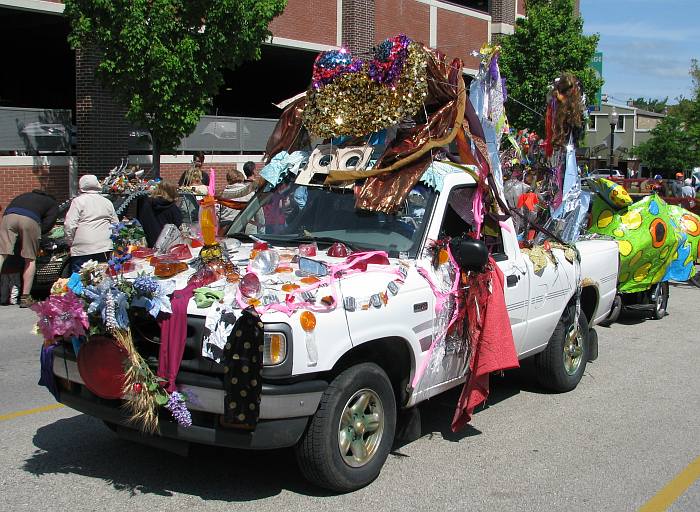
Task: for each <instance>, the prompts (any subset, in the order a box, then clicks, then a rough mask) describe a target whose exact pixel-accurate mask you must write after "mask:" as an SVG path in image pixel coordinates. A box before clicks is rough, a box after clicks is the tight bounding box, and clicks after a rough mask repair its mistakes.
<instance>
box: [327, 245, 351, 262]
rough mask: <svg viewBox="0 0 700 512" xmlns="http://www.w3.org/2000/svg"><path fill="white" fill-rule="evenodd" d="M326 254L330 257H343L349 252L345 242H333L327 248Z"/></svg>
mask: <svg viewBox="0 0 700 512" xmlns="http://www.w3.org/2000/svg"><path fill="white" fill-rule="evenodd" d="M326 254H327V255H328V256H331V257H332V258H345V257H347V256H348V254H350V251H348V247H347V246H346V245H345V244H342V243H340V242H335V243H334V244H333V245H331V246H330V247H329V248H328V251H326Z"/></svg>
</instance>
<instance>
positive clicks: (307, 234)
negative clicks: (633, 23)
mask: <svg viewBox="0 0 700 512" xmlns="http://www.w3.org/2000/svg"><path fill="white" fill-rule="evenodd" d="M479 56H480V58H481V60H482V64H481V68H480V73H479V75H478V77H477V78H476V79H475V80H473V81H472V83H471V85H470V93H469V95H467V88H466V85H465V82H464V78H463V76H462V69H463V65H462V62H461V61H460V60H459V59H455V60H453V61H448V60H446V58H445V56H444V55H442V54H440V53H439V52H437V51H434V50H431V49H429V48H426V47H425V46H423V45H422V44H420V43H417V42H415V41H412V40H410V39H409V38H407V37H406V36H403V35H400V36H397V37H393V38H390V39H387V40H385V41H384V42H382V43H381V44H379V45H378V46H377V47H376V48H375V50H374V55H373V56H372V58H371V59H366V60H361V59H359V58H357V57H354V56H353V55H351V54H350V53H349V52H348V51H346V50H334V51H328V52H323V53H321V54H320V55H319V56H318V58H317V59H316V62H315V64H314V67H313V74H312V77H311V85H310V87H309V89H308V90H307V91H306V92H305V93H303V94H300V95H299V96H298V97H295V98H292V99H290V100H289V101H288V102H287V105H286V108H285V109H284V111H283V112H282V115H281V118H280V121H279V123H278V124H277V126H276V128H275V130H274V132H273V134H272V136H271V137H270V140H269V143H268V146H267V152H266V165H265V167H264V168H263V169H262V170H261V172H260V176H261V177H262V178H263V179H264V180H265V185H264V187H263V188H262V189H261V190H260V191H259V192H258V193H257V194H256V195H255V196H254V197H253V198H252V199H251V200H250V202H249V203H248V204H247V206H246V207H245V209H242V208H243V206H244V205H242V204H238V203H236V202H235V201H221V200H219V199H217V198H215V197H214V194H213V189H214V186H213V184H210V187H211V188H210V192H211V193H210V194H209V195H208V196H207V197H205V198H204V199H203V200H202V201H201V204H200V208H199V226H198V229H191V230H187V231H186V232H184V233H183V232H181V231H180V230H178V229H175V228H174V227H173V226H166V227H165V229H164V230H163V232H162V233H161V236H160V237H159V239H158V241H157V242H156V243H155V245H154V247H151V248H149V247H145V244H144V240H143V232H142V231H141V230H140V227H139V226H138V223H136V222H134V221H130V220H125V221H124V222H122V223H120V224H119V225H116V226H114V229H113V240H114V253H113V255H112V257H111V259H110V260H109V262H108V263H107V264H96V263H91V262H89V263H86V264H85V265H84V266H83V268H82V270H81V272H79V273H76V274H73V275H72V276H70V277H69V278H67V279H61V280H59V281H57V282H56V283H55V285H54V286H53V289H52V292H51V295H50V296H49V297H48V299H46V300H45V301H43V302H41V303H38V304H36V305H35V306H33V309H34V311H36V313H37V315H38V317H39V320H38V323H37V333H38V334H40V335H41V337H42V338H43V340H44V344H43V350H42V357H41V362H42V377H41V382H40V383H41V384H43V385H45V386H47V387H48V388H49V390H50V391H51V392H52V393H53V394H54V395H55V396H56V398H57V399H58V400H60V401H62V402H63V403H66V404H67V405H69V406H71V407H74V408H76V409H78V410H81V411H84V412H86V413H88V414H93V415H95V416H97V417H100V418H102V419H103V420H104V421H105V422H107V423H108V424H109V425H111V426H112V427H114V428H115V429H117V430H119V429H124V428H132V429H139V430H141V431H143V432H145V433H147V434H159V435H161V436H164V437H171V438H177V439H181V440H186V441H191V442H201V443H208V444H214V445H221V446H239V447H245V448H275V447H281V446H293V445H296V446H297V457H298V458H299V461H300V467H301V468H302V471H303V472H304V474H305V475H306V476H307V477H309V478H311V479H312V480H314V481H316V482H317V483H319V484H320V485H324V486H326V487H329V488H333V489H338V490H349V489H353V488H357V487H359V486H361V485H365V484H366V483H368V482H369V481H371V479H373V478H375V477H376V475H377V474H378V472H379V470H380V468H381V466H382V464H383V462H384V460H385V459H386V456H387V454H388V451H389V449H390V448H391V443H392V440H393V433H394V428H395V422H396V409H397V407H410V406H412V405H415V404H416V403H418V402H420V401H422V400H425V399H427V398H430V397H431V396H434V395H436V394H437V393H439V392H441V391H442V390H445V389H448V388H449V387H453V386H455V385H461V384H462V383H465V387H464V391H463V393H462V396H461V397H460V400H459V402H458V404H457V407H456V412H455V416H454V420H453V422H452V427H453V429H459V428H462V427H463V426H464V425H465V424H466V422H467V421H469V418H470V416H471V413H472V411H473V409H474V407H475V406H476V405H477V404H478V403H480V402H482V401H483V400H484V399H485V398H486V396H487V395H488V376H489V373H490V372H492V371H496V370H500V369H505V368H512V367H514V366H517V365H518V357H524V356H527V355H533V354H536V353H537V352H542V351H543V350H545V349H547V346H548V345H547V340H548V339H550V336H552V339H555V338H556V340H555V341H556V343H559V345H557V346H556V347H555V349H552V350H553V352H552V353H553V354H554V355H553V356H552V357H551V358H553V359H552V360H555V359H556V357H558V358H559V359H556V360H557V361H559V366H560V368H559V367H556V368H554V367H551V365H550V366H547V364H546V361H545V360H544V359H543V360H542V361H541V363H542V364H541V365H540V366H541V367H542V371H543V375H545V376H546V379H545V380H544V381H545V382H546V383H547V385H549V386H550V387H552V388H553V389H557V390H559V391H565V390H568V389H572V388H573V387H574V386H575V385H576V384H577V383H578V379H580V376H581V374H582V373H583V369H584V368H585V362H586V360H588V359H589V358H591V359H592V358H593V355H592V352H589V346H588V333H589V330H588V327H589V325H588V322H590V325H591V326H592V325H593V324H594V323H596V322H598V321H599V320H600V319H601V318H603V317H605V316H606V315H607V313H608V311H609V305H610V302H611V301H612V297H613V296H614V283H615V281H616V279H617V264H616V262H615V261H612V260H614V258H610V255H613V254H615V253H616V252H617V249H616V248H615V247H614V245H613V244H612V243H610V242H597V245H596V242H591V243H588V245H586V244H585V243H584V244H583V245H580V244H579V245H577V244H576V242H577V240H579V237H580V236H581V235H582V234H585V227H586V221H587V216H588V207H589V202H590V201H589V199H590V196H589V195H588V194H586V193H584V192H583V191H582V189H581V183H580V179H579V177H578V173H577V170H576V161H575V157H574V155H575V144H576V139H577V130H578V129H580V126H581V122H582V119H581V114H582V111H581V104H582V99H581V97H580V92H579V89H578V84H577V83H576V82H575V79H574V78H573V77H571V76H570V75H564V76H563V77H562V78H560V80H559V82H557V83H555V84H554V86H553V93H552V100H551V104H550V107H549V110H548V124H547V125H548V133H547V134H546V137H545V139H544V140H543V141H541V142H539V143H537V144H540V145H541V146H542V148H543V155H542V157H541V161H540V166H541V168H540V169H539V171H538V172H539V174H537V173H535V179H534V181H533V183H534V184H531V185H532V186H531V185H528V188H527V189H526V188H525V187H519V189H521V190H516V188H518V187H514V185H515V184H516V183H515V180H516V178H517V177H518V174H517V172H516V170H517V169H513V170H511V169H510V168H509V169H508V171H509V175H510V179H509V180H507V181H506V182H505V184H504V177H503V170H502V167H501V158H500V154H499V144H500V143H501V140H502V139H507V140H508V141H509V143H510V144H511V150H510V151H512V152H514V153H513V154H512V155H511V157H509V159H508V162H510V164H509V167H517V166H516V165H515V164H512V162H513V160H514V159H518V165H521V164H522V163H523V162H524V159H525V158H527V153H529V152H530V148H529V147H528V148H524V147H523V144H519V143H518V142H519V141H517V140H515V137H513V136H509V133H510V132H509V128H508V123H507V119H506V116H505V110H504V106H503V105H504V101H505V98H506V95H507V91H506V87H505V81H504V80H503V79H502V77H501V76H500V72H499V68H498V48H497V47H485V48H483V49H482V50H481V52H480V54H479ZM520 138H521V139H522V134H521V137H520ZM525 139H526V140H527V141H531V142H532V143H533V145H535V138H534V137H533V138H532V140H531V139H530V137H528V136H526V137H525ZM528 144H529V143H528ZM520 176H522V174H520ZM110 179H111V180H112V181H111V182H110V183H114V184H115V185H114V186H122V185H123V186H124V187H129V186H130V185H128V179H127V184H124V183H122V182H120V181H119V178H118V177H116V178H115V177H111V178H110ZM115 180H116V181H115ZM120 183H121V185H120ZM455 184H459V186H455ZM443 188H444V190H445V191H446V192H449V194H447V193H444V194H443V193H442V192H443ZM143 189H144V187H140V186H139V187H136V189H134V190H130V191H127V192H128V193H129V194H131V195H139V194H143V193H144V190H143ZM513 190H515V192H517V194H515V204H513V205H509V204H508V201H507V200H506V196H507V195H508V194H509V193H511V192H513ZM511 195H513V194H511ZM614 204H616V205H617V204H618V203H614ZM656 204H658V207H659V208H665V207H664V206H663V205H662V204H661V203H656ZM648 206H649V207H651V205H648ZM224 207H226V208H232V209H242V211H240V213H239V214H238V216H237V217H236V218H235V220H234V221H233V224H232V226H231V227H230V229H229V230H228V232H227V235H226V236H225V237H219V236H217V233H218V226H217V209H219V208H224ZM606 211H607V210H606ZM627 211H628V213H627V217H625V216H624V215H623V216H622V220H621V221H617V220H615V219H613V217H614V216H615V215H618V213H619V212H618V211H617V210H616V211H615V212H612V213H611V214H610V215H611V217H610V221H608V222H607V224H605V222H606V220H605V219H608V217H606V215H608V214H607V213H605V214H604V213H601V211H600V209H596V206H595V205H594V214H593V215H594V220H593V224H594V225H595V226H599V227H600V228H601V229H602V228H612V229H613V231H612V233H611V236H612V237H617V231H615V230H616V229H618V228H619V229H621V230H623V231H624V230H625V229H635V228H633V227H630V226H629V224H628V223H627V220H625V219H627V218H628V217H629V215H631V214H632V212H630V210H629V208H628V210H627ZM649 211H651V210H649ZM442 212H444V214H445V215H444V220H443V221H440V218H442V217H441V216H442ZM683 215H684V214H680V217H678V218H677V217H669V218H668V220H666V221H665V222H667V223H668V224H667V226H670V223H672V222H678V223H681V225H682V226H685V229H686V231H685V232H686V234H687V235H688V237H687V238H686V240H687V241H688V243H689V244H690V245H691V252H692V250H694V251H697V238H695V239H692V240H694V241H691V237H692V236H695V235H693V233H695V231H694V230H695V229H696V228H697V224H693V222H695V218H693V219H690V220H689V218H687V217H684V216H683ZM511 217H512V218H511ZM672 219H680V220H672ZM620 222H622V223H623V224H624V226H623V225H622V224H620ZM618 224H620V225H619V226H618ZM639 225H640V226H641V223H640V224H639ZM625 226H627V227H625ZM640 229H641V228H640ZM643 229H644V230H646V231H647V232H649V229H651V235H652V238H653V237H654V236H655V235H659V236H660V235H661V231H659V228H658V224H657V225H654V226H649V227H648V228H647V224H644V227H643ZM601 233H603V234H605V235H607V234H609V233H607V232H602V231H601ZM674 233H675V232H674ZM587 236H588V235H587ZM597 236H600V235H597ZM665 236H666V238H664V241H663V242H662V245H660V246H658V250H659V251H661V252H663V254H664V256H663V257H664V258H667V259H668V261H669V262H670V261H672V260H674V261H675V260H676V259H677V258H680V251H681V249H682V250H685V248H686V245H683V246H682V248H681V247H680V245H679V243H678V241H677V240H676V238H674V241H673V242H670V238H669V237H670V236H672V235H671V234H670V230H669V234H668V235H665ZM673 236H674V237H676V235H675V234H674V235H673ZM655 243H658V240H657V241H655V242H652V245H653V244H655ZM693 244H694V245H693ZM596 247H599V248H601V249H596ZM611 247H612V249H610V248H611ZM654 247H657V246H656V245H654ZM584 248H585V250H586V251H588V253H586V254H583V256H584V257H585V258H587V260H586V259H585V258H584V259H583V260H582V253H583V252H584ZM602 248H605V251H608V252H605V253H603V252H601V253H600V254H601V255H600V260H599V261H600V263H594V259H595V258H597V257H598V256H597V255H596V253H595V251H602V250H603V249H602ZM620 254H621V255H622V256H623V258H624V257H627V256H629V255H630V254H632V255H633V258H632V259H634V261H631V260H630V262H629V264H628V266H627V267H625V269H628V270H627V275H629V276H632V277H631V279H632V280H633V281H634V280H635V278H636V276H638V275H641V274H640V270H639V269H640V268H642V267H640V265H642V266H644V265H646V264H647V261H648V260H649V259H650V258H651V255H649V256H648V257H647V256H646V255H645V256H644V257H642V256H640V257H639V258H637V259H635V258H636V257H635V256H634V252H633V251H628V250H627V246H625V245H624V244H623V243H622V242H621V243H620ZM523 255H524V256H525V257H527V258H528V261H529V262H530V263H528V264H527V265H526V264H525V263H524V261H525V260H524V257H523ZM687 257H690V256H687ZM606 258H607V261H605V259H606ZM652 259H653V258H652ZM496 260H498V261H496ZM521 260H522V261H521ZM586 261H588V264H589V267H591V268H593V267H596V268H595V269H594V270H591V271H590V277H588V274H586V275H583V270H582V267H583V266H584V263H586ZM595 261H598V260H595ZM604 261H605V263H603V262H604ZM623 261H625V262H626V260H623ZM679 261H680V260H679ZM683 261H685V260H683ZM652 265H653V263H652ZM500 267H503V268H506V269H508V272H509V273H508V275H507V276H504V273H505V271H504V272H501V270H500ZM644 268H646V267H644ZM598 270H600V272H603V270H605V276H602V275H601V276H599V275H598V274H597V273H596V272H598ZM647 270H648V273H647V274H645V275H644V278H643V282H645V283H654V282H658V279H656V277H657V276H658V275H659V274H660V272H661V271H660V270H659V268H658V267H653V268H652V266H651V265H650V266H649V268H648V269H647ZM649 273H650V274H653V277H652V278H648V277H647V275H648V274H649ZM528 279H532V280H536V279H539V280H540V281H541V282H542V283H545V282H546V286H548V287H549V290H550V293H549V299H547V297H544V298H543V297H535V295H534V293H533V295H532V297H531V296H530V295H529V293H531V292H530V291H529V289H528V288H527V287H524V286H525V285H524V284H523V283H525V282H526V281H527V280H528ZM621 279H622V278H621ZM654 279H656V281H655V280H654ZM606 280H607V281H606ZM622 281H623V282H626V279H622ZM533 282H534V281H533ZM519 283H520V285H521V287H520V288H518V285H519ZM523 287H524V288H523ZM533 287H534V285H533ZM557 287H560V288H561V289H560V288H557ZM606 287H607V288H609V291H607V292H606V293H605V294H603V290H604V289H606ZM511 288H512V289H513V290H520V291H518V292H517V293H520V294H521V295H519V296H517V300H515V299H512V300H511V299H509V302H508V305H507V306H506V299H507V297H504V290H508V291H510V289H511ZM595 294H600V296H597V295H595ZM513 297H515V295H514V296H513ZM592 297H594V299H593V298H592ZM531 300H532V301H533V302H532V303H533V304H534V306H533V308H534V309H535V310H537V309H538V308H540V309H539V312H538V313H537V314H538V315H540V316H541V317H542V318H543V319H544V318H545V317H546V320H541V321H539V322H538V323H537V327H536V328H533V329H532V330H531V331H530V334H528V336H529V338H528V337H527V336H525V323H524V321H522V322H521V320H514V319H513V315H517V314H520V313H518V308H521V310H522V311H524V312H523V313H522V316H523V317H526V316H527V314H528V313H527V306H526V305H527V304H529V303H530V302H531ZM547 300H549V302H548V303H547V306H546V307H545V306H544V305H545V302H546V301H547ZM537 301H539V302H537ZM606 301H607V302H606ZM547 308H552V310H551V312H550V310H549V309H547ZM545 313H547V315H545ZM509 315H511V319H510V320H509ZM586 316H587V317H588V321H587V320H586V318H585V317H586ZM538 318H539V317H538ZM518 322H521V323H518ZM557 322H559V323H557ZM511 324H512V325H513V330H512V331H511ZM555 327H556V328H555ZM538 329H539V330H538ZM591 330H592V329H591ZM514 335H515V341H516V343H518V349H517V352H516V346H515V344H514ZM528 343H530V345H528ZM551 344H552V342H551V341H550V345H551ZM523 347H525V348H523ZM543 353H544V352H543ZM547 353H549V352H547ZM555 356H556V357H555ZM548 357H549V356H548ZM562 357H563V361H561V359H562ZM551 358H550V359H551ZM380 373H381V376H380V375H379V374H380ZM355 388H356V389H355ZM333 390H335V392H336V393H339V394H333V393H332V391H333ZM345 392H347V393H348V395H347V396H345V395H343V394H342V393H345ZM341 402H342V403H341ZM319 404H321V405H319ZM319 407H320V408H321V409H324V410H328V411H331V413H330V414H331V415H333V414H336V412H337V415H338V416H337V420H338V422H337V423H338V424H339V425H340V430H338V429H337V428H336V427H337V424H336V425H331V426H330V427H329V426H328V425H326V424H325V423H323V422H324V421H327V420H324V418H325V416H323V415H320V416H319V415H318V414H316V411H317V409H318V408H319ZM333 418H335V416H333ZM328 421H330V420H328ZM310 422H311V423H313V425H312V427H308V425H309V423H310ZM307 427H308V428H307ZM328 429H330V430H328ZM319 432H324V433H325V434H324V437H323V438H320V437H321V435H320V434H319ZM329 432H330V433H329ZM314 436H316V437H314ZM387 439H388V440H387ZM328 443H330V445H329V444H328ZM329 446H331V447H333V450H334V452H333V453H335V455H332V456H331V455H328V457H330V459H329V460H332V463H329V464H326V465H323V464H325V463H323V464H321V463H320V462H318V461H321V462H322V460H326V459H324V458H323V454H324V453H326V451H327V450H330V449H331V448H329ZM336 452H337V453H336ZM317 463H318V464H321V465H318V464H317ZM336 463H337V464H336Z"/></svg>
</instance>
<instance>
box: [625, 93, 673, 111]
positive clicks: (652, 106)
mask: <svg viewBox="0 0 700 512" xmlns="http://www.w3.org/2000/svg"><path fill="white" fill-rule="evenodd" d="M629 101H631V102H632V105H633V106H635V107H637V108H641V109H642V110H647V111H649V112H656V113H658V114H663V113H664V112H665V111H666V109H667V107H668V105H667V104H668V96H666V97H665V98H664V99H662V100H661V99H655V98H648V99H647V98H637V99H636V100H635V99H632V98H630V99H629Z"/></svg>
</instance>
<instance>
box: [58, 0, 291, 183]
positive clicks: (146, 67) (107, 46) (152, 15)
mask: <svg viewBox="0 0 700 512" xmlns="http://www.w3.org/2000/svg"><path fill="white" fill-rule="evenodd" d="M64 4H65V6H66V7H65V14H66V16H67V17H68V19H69V21H70V25H71V32H70V35H69V42H70V44H71V46H72V47H73V48H76V49H77V48H89V47H94V48H97V49H98V50H99V51H100V52H101V61H100V64H99V66H98V69H97V73H98V77H99V78H100V79H101V81H102V82H103V83H104V84H105V85H106V86H108V87H109V88H110V89H112V91H113V92H114V95H115V97H116V98H117V100H118V101H120V102H121V103H122V104H123V105H124V106H125V107H126V108H127V112H126V117H127V119H128V120H129V121H130V122H131V123H133V124H135V125H137V126H139V127H143V128H147V129H148V130H150V132H151V137H152V139H153V166H154V171H155V173H156V175H158V174H159V171H160V153H161V151H162V150H165V149H172V148H174V147H175V146H177V144H178V143H179V141H180V139H181V138H182V137H184V136H186V135H189V134H190V133H192V131H193V130H194V129H195V127H196V126H197V123H198V122H199V118H200V117H201V116H202V115H203V114H205V108H206V107H207V106H208V105H209V104H210V103H211V98H212V97H213V96H214V95H216V93H217V91H218V89H219V87H220V86H221V85H222V83H223V75H222V72H223V69H225V68H229V69H232V68H235V67H236V66H238V65H239V64H241V63H242V62H244V61H246V60H250V59H258V58H259V57H260V45H261V44H262V42H264V41H265V40H267V39H268V38H269V37H270V35H271V34H270V31H269V30H268V25H269V24H270V21H271V20H272V19H273V18H274V17H275V16H278V15H279V14H280V13H282V11H283V10H284V7H285V5H286V0H216V1H214V0H65V2H64Z"/></svg>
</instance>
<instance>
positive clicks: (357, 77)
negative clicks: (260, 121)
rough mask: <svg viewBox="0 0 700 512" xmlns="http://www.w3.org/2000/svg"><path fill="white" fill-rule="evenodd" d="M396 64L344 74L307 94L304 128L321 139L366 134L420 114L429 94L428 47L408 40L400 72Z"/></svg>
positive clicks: (368, 67)
mask: <svg viewBox="0 0 700 512" xmlns="http://www.w3.org/2000/svg"><path fill="white" fill-rule="evenodd" d="M397 62H398V60H395V61H393V63H392V64H391V65H389V66H387V69H386V70H384V68H383V67H382V66H384V64H386V63H384V64H382V65H380V63H379V62H377V63H375V65H374V66H372V65H367V66H365V67H364V68H363V70H362V72H357V73H344V74H341V75H340V76H337V77H336V78H335V79H334V80H333V81H332V82H330V83H328V84H327V85H325V86H324V87H323V88H320V89H314V88H312V89H311V90H310V91H309V92H308V93H307V104H306V107H305V108H304V113H303V123H304V126H306V128H307V129H308V130H309V131H310V132H311V133H313V134H314V135H317V136H319V137H321V138H329V137H336V136H339V135H351V136H364V135H366V134H369V133H372V132H375V131H379V130H382V129H384V128H386V127H388V126H392V125H395V124H397V123H398V122H399V121H401V120H402V119H404V118H407V117H412V116H414V115H416V113H418V112H419V110H420V109H421V108H422V105H423V100H424V99H425V96H426V95H427V92H428V82H427V73H426V65H427V57H426V51H425V49H424V48H423V47H422V46H421V45H420V44H418V43H413V42H412V43H409V44H408V46H407V49H406V57H405V61H404V64H403V66H401V71H400V73H399V72H398V70H397V68H396V66H395V64H396V63H397ZM370 69H373V70H374V71H373V72H372V73H373V74H372V76H370ZM390 69H391V70H392V71H390ZM384 71H386V72H384ZM395 76H398V78H396V79H395V80H394V78H395ZM392 80H394V81H392Z"/></svg>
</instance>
